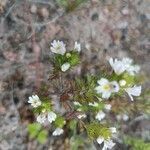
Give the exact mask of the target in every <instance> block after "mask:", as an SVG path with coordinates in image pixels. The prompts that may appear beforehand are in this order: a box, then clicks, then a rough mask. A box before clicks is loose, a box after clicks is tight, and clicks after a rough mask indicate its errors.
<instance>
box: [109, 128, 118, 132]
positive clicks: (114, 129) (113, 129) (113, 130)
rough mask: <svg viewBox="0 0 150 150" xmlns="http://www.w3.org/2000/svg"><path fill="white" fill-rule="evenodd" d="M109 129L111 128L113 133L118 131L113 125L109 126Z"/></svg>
mask: <svg viewBox="0 0 150 150" xmlns="http://www.w3.org/2000/svg"><path fill="white" fill-rule="evenodd" d="M109 129H110V131H111V133H116V132H117V130H116V128H115V127H111V128H109Z"/></svg>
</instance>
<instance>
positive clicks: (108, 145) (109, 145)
mask: <svg viewBox="0 0 150 150" xmlns="http://www.w3.org/2000/svg"><path fill="white" fill-rule="evenodd" d="M96 141H97V143H98V144H102V143H103V142H104V146H103V148H102V150H107V149H112V148H113V147H114V146H115V143H113V141H112V140H110V139H108V140H105V139H104V138H103V137H98V138H97V139H96Z"/></svg>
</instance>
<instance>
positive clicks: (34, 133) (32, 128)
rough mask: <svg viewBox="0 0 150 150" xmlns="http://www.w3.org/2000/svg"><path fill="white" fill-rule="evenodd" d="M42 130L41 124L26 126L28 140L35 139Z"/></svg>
mask: <svg viewBox="0 0 150 150" xmlns="http://www.w3.org/2000/svg"><path fill="white" fill-rule="evenodd" d="M41 128H42V126H41V124H39V123H33V124H29V125H28V132H29V137H30V138H35V137H36V136H37V134H38V133H39V131H40V129H41Z"/></svg>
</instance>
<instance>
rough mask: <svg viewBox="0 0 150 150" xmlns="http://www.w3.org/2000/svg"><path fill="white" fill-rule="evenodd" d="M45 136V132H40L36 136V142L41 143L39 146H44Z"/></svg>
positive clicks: (46, 133)
mask: <svg viewBox="0 0 150 150" xmlns="http://www.w3.org/2000/svg"><path fill="white" fill-rule="evenodd" d="M47 135H48V132H47V130H42V131H40V133H39V134H38V136H37V140H38V142H39V143H41V144H44V143H45V142H46V140H47Z"/></svg>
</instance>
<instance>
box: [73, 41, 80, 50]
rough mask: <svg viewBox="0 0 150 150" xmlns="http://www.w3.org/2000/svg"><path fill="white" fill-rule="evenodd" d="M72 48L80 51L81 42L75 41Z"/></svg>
mask: <svg viewBox="0 0 150 150" xmlns="http://www.w3.org/2000/svg"><path fill="white" fill-rule="evenodd" d="M74 49H75V50H76V51H78V52H80V51H81V44H80V43H78V42H75V45H74Z"/></svg>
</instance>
